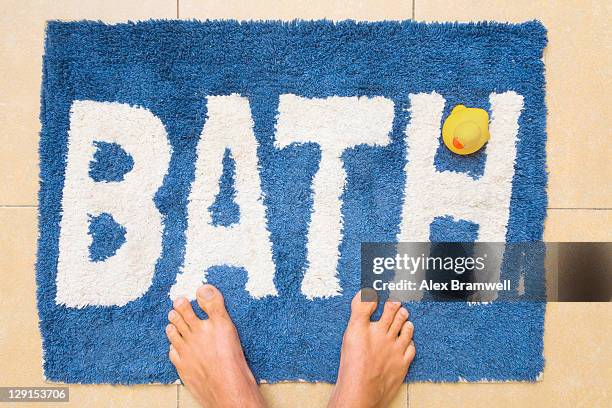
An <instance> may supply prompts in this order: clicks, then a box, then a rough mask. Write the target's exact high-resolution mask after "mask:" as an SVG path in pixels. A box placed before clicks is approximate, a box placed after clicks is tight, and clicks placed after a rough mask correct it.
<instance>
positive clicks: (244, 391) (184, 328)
mask: <svg viewBox="0 0 612 408" xmlns="http://www.w3.org/2000/svg"><path fill="white" fill-rule="evenodd" d="M197 301H198V304H199V305H200V307H201V308H202V309H203V310H204V311H205V312H206V314H207V315H208V320H201V319H200V318H198V316H196V314H195V313H194V311H193V309H192V307H191V303H189V301H188V300H187V299H185V298H180V299H177V300H176V301H175V302H174V310H172V311H170V313H168V320H170V324H169V325H168V326H167V327H166V335H167V336H168V339H170V352H169V356H170V361H172V364H174V366H175V367H176V370H177V371H178V374H179V376H180V377H181V380H183V383H184V384H185V385H186V386H187V389H188V390H189V391H190V392H191V393H192V394H193V396H194V397H195V398H196V399H197V400H198V402H199V403H200V404H201V405H203V406H205V407H207V408H210V407H264V406H265V403H264V400H263V397H262V396H261V393H260V392H259V388H257V382H256V381H255V377H253V374H252V373H251V370H250V369H249V366H248V365H247V362H246V360H245V358H244V353H243V352H242V347H241V345H240V340H239V338H238V332H237V331H236V327H235V326H234V324H233V323H232V320H231V319H230V316H229V315H228V314H227V310H226V309H225V304H224V303H223V296H222V295H221V292H219V290H218V289H217V288H215V287H214V286H211V285H204V286H201V287H200V288H199V289H198V291H197Z"/></svg>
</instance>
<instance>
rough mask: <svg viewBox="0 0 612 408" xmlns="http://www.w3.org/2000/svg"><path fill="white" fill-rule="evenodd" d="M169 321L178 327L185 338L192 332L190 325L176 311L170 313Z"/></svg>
mask: <svg viewBox="0 0 612 408" xmlns="http://www.w3.org/2000/svg"><path fill="white" fill-rule="evenodd" d="M168 321H169V322H170V323H172V324H173V325H174V327H176V329H177V330H178V331H179V333H180V334H181V336H183V337H184V336H185V335H187V334H188V333H189V332H190V330H189V325H188V324H187V323H186V322H185V320H184V319H183V317H182V316H181V315H180V314H179V313H178V312H177V311H176V310H171V311H170V313H168Z"/></svg>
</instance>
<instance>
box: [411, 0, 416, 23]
mask: <svg viewBox="0 0 612 408" xmlns="http://www.w3.org/2000/svg"><path fill="white" fill-rule="evenodd" d="M415 8H416V0H412V20H413V21H414V19H415V11H414V10H415Z"/></svg>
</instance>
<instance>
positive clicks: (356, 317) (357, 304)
mask: <svg viewBox="0 0 612 408" xmlns="http://www.w3.org/2000/svg"><path fill="white" fill-rule="evenodd" d="M377 300H378V296H377V295H376V292H375V291H374V290H373V289H370V288H365V289H361V290H360V291H359V292H357V294H356V295H355V297H353V300H352V302H351V320H352V321H362V322H369V321H370V316H372V313H374V311H375V310H376V306H377Z"/></svg>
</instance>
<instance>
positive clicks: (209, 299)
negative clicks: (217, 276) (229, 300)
mask: <svg viewBox="0 0 612 408" xmlns="http://www.w3.org/2000/svg"><path fill="white" fill-rule="evenodd" d="M196 297H197V300H198V305H200V307H201V308H202V310H204V311H205V312H206V314H207V315H208V318H209V319H212V320H216V319H226V318H229V315H228V314H227V309H226V308H225V303H224V301H223V295H222V294H221V292H220V291H219V289H217V288H215V287H214V286H212V285H202V286H200V287H199V288H198V290H197V292H196Z"/></svg>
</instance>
